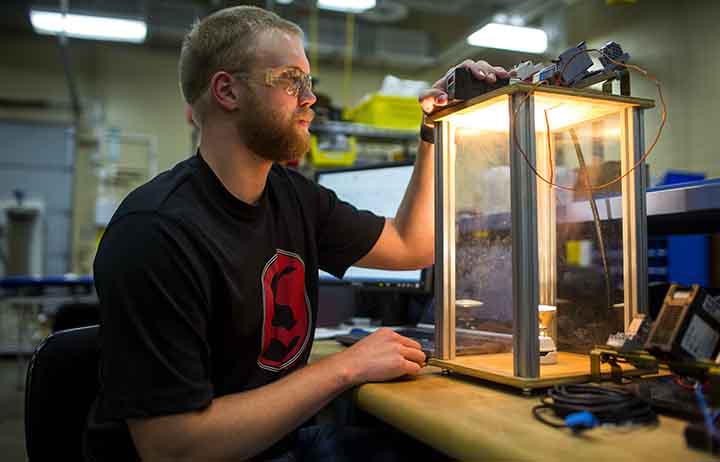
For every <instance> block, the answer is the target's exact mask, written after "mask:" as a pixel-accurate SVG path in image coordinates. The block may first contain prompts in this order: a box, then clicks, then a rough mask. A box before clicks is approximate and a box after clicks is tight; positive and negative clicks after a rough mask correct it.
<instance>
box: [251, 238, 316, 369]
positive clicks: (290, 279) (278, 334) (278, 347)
mask: <svg viewBox="0 0 720 462" xmlns="http://www.w3.org/2000/svg"><path fill="white" fill-rule="evenodd" d="M262 285H263V305H264V310H265V312H264V319H263V335H262V347H261V350H260V356H259V357H258V366H260V367H262V368H263V369H267V370H270V371H274V372H276V371H279V370H282V369H285V368H286V367H288V366H290V365H291V364H293V363H294V362H295V361H296V360H297V359H298V358H299V357H300V356H301V354H302V352H303V351H304V350H305V346H306V345H307V343H308V340H309V338H310V335H309V334H310V318H311V314H310V302H309V300H308V297H307V293H306V292H305V264H304V263H303V261H302V259H301V258H300V256H298V255H296V254H294V253H291V252H286V251H284V250H279V249H278V251H277V253H276V254H275V255H274V256H273V257H272V258H271V259H270V260H269V261H268V262H267V264H266V265H265V269H264V270H263V274H262Z"/></svg>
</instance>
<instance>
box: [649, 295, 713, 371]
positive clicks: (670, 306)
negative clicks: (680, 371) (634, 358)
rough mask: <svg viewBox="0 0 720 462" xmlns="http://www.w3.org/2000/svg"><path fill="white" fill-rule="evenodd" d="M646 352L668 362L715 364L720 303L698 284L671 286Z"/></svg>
mask: <svg viewBox="0 0 720 462" xmlns="http://www.w3.org/2000/svg"><path fill="white" fill-rule="evenodd" d="M645 349H646V350H648V351H649V352H650V353H651V354H653V355H655V356H657V357H658V358H661V359H667V360H683V359H693V360H714V359H715V358H716V356H717V355H718V352H719V351H720V301H719V300H717V299H716V298H715V297H712V296H710V295H708V294H707V293H706V292H705V291H704V290H703V289H702V288H701V287H700V286H699V285H697V284H694V285H693V286H692V287H684V286H680V285H678V284H673V285H671V286H670V289H669V290H668V293H667V295H666V296H665V300H664V301H663V306H662V308H661V309H660V314H658V317H657V320H656V321H655V323H654V324H653V326H652V329H651V330H650V336H649V337H648V340H647V342H645Z"/></svg>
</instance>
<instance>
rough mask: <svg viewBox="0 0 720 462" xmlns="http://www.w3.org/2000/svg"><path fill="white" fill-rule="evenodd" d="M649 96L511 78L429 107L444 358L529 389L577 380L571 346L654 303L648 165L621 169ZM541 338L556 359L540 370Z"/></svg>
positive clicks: (640, 141) (441, 361)
mask: <svg viewBox="0 0 720 462" xmlns="http://www.w3.org/2000/svg"><path fill="white" fill-rule="evenodd" d="M653 106H654V103H653V101H651V100H646V99H639V98H629V97H619V96H612V95H605V94H602V93H598V92H595V91H592V90H582V91H581V90H574V89H566V88H553V87H534V86H530V85H526V84H512V85H509V86H506V87H503V88H501V89H498V90H495V91H493V92H490V93H487V94H485V95H482V96H480V97H477V98H474V99H472V100H469V101H465V102H462V103H459V104H457V105H452V106H450V107H448V108H445V109H444V110H442V111H439V112H438V113H436V114H434V115H433V117H432V120H433V122H434V124H435V137H436V138H435V139H436V142H435V165H436V167H435V194H436V200H435V214H436V225H435V233H436V237H435V239H436V244H435V248H436V254H435V255H436V258H435V260H436V264H435V297H436V298H435V300H436V304H435V307H436V308H435V309H436V313H435V321H436V333H435V336H436V342H435V344H436V350H435V356H436V358H435V360H436V362H437V363H438V365H441V366H442V367H447V368H450V369H455V370H457V371H459V372H464V373H469V374H470V375H478V376H481V377H483V378H490V379H491V380H493V379H494V377H495V376H496V375H499V376H502V377H503V378H502V379H500V380H499V381H501V382H503V383H505V382H507V380H509V379H515V380H516V381H519V383H522V384H523V385H522V386H523V387H527V386H529V385H528V383H530V382H532V381H533V380H535V381H538V380H541V381H543V383H545V381H544V377H545V376H548V375H549V376H555V375H558V377H565V378H567V377H570V376H577V374H578V372H577V371H576V369H577V367H575V366H573V367H569V366H568V365H569V364H571V363H573V364H574V363H575V362H576V361H575V360H572V358H571V357H570V356H568V355H573V354H575V355H577V354H587V353H589V350H590V348H591V346H592V344H593V343H599V342H598V340H600V338H601V337H602V336H605V338H603V339H602V343H604V341H605V340H606V338H607V333H615V332H617V331H618V330H623V329H626V328H627V327H628V325H629V323H630V321H631V320H632V318H633V316H634V315H635V314H637V313H641V312H645V311H646V309H647V243H646V233H645V228H646V215H645V210H646V209H645V187H646V185H645V170H644V166H643V165H640V166H639V168H636V169H634V170H633V171H632V172H631V173H628V174H627V175H625V176H624V177H623V178H622V179H618V178H619V177H621V176H622V175H623V174H625V173H626V172H628V170H630V169H632V168H633V167H634V166H635V164H636V163H637V162H638V160H639V159H640V158H641V156H642V155H643V153H644V130H643V111H644V110H645V109H647V108H651V107H653ZM588 184H589V185H591V187H588V186H587V185H588ZM541 312H543V314H544V316H543V318H542V319H543V321H544V323H545V324H548V325H545V324H543V322H541V321H540V313H541ZM550 312H551V314H552V316H548V313H550ZM548 320H551V321H548ZM543 336H547V337H551V338H552V340H553V341H554V345H557V351H558V355H559V356H558V358H560V359H558V361H557V364H553V365H545V364H544V365H543V366H542V367H541V361H540V358H541V356H542V354H544V351H541V343H542V342H541V340H543V338H542V337H543ZM468 342H470V343H471V345H470V347H468V345H469V344H468ZM550 343H553V342H550ZM566 353H567V354H566ZM563 358H564V359H563ZM587 364H588V363H587V361H585V362H583V365H584V366H583V367H585V368H586V369H589V366H587ZM473 371H480V372H479V373H477V374H476V373H474V372H473ZM483 371H484V372H483ZM573 374H574V375H573ZM506 379H507V380H506ZM563 380H565V379H563ZM510 382H512V380H510ZM510 384H512V383H510Z"/></svg>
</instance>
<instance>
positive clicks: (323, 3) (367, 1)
mask: <svg viewBox="0 0 720 462" xmlns="http://www.w3.org/2000/svg"><path fill="white" fill-rule="evenodd" d="M375 4H376V1H375V0H317V7H318V8H320V9H323V10H331V11H340V12H343V13H362V12H363V11H367V10H371V9H373V8H375Z"/></svg>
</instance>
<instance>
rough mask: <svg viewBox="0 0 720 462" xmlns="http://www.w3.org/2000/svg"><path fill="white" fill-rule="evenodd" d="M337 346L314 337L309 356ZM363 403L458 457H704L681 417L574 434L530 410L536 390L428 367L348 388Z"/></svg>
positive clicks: (687, 458) (646, 458) (681, 459)
mask: <svg viewBox="0 0 720 462" xmlns="http://www.w3.org/2000/svg"><path fill="white" fill-rule="evenodd" d="M340 349H342V347H341V346H339V345H337V344H336V343H335V342H332V341H321V342H316V343H315V345H314V346H313V355H314V357H315V358H319V357H321V356H325V355H328V354H331V353H333V352H336V351H339V350H340ZM353 393H354V401H355V404H356V405H357V406H358V407H359V408H360V409H362V410H364V411H366V412H368V413H370V414H372V415H374V416H376V417H378V418H379V419H381V420H383V421H385V422H387V423H388V424H390V425H392V426H394V427H396V428H398V429H399V430H402V431H403V432H405V433H407V434H409V435H412V436H413V437H414V438H416V439H418V440H420V441H423V442H424V443H426V444H428V445H429V446H432V447H433V448H435V449H437V450H439V451H441V452H443V453H445V454H448V455H449V456H451V457H453V458H455V459H459V460H486V461H492V460H503V461H508V460H513V461H516V460H517V461H525V460H528V461H531V460H532V461H537V460H568V461H578V460H591V461H595V460H637V461H666V460H667V461H688V462H689V461H694V460H710V459H711V457H710V455H709V454H707V453H702V452H699V451H694V450H690V449H688V448H687V446H686V445H685V440H684V437H683V430H684V428H685V425H686V424H685V422H683V421H681V420H677V419H672V418H667V417H660V425H659V426H658V427H654V428H653V427H632V428H630V429H628V430H621V429H613V428H596V429H593V430H590V431H587V432H585V433H583V434H582V435H580V436H573V435H572V433H571V432H570V430H567V429H555V428H551V427H548V426H546V425H543V424H542V423H540V422H538V421H537V420H535V419H534V418H533V416H532V413H531V409H532V407H533V406H534V405H536V404H538V397H537V396H532V397H526V396H522V395H521V394H519V393H517V392H516V391H514V390H511V389H505V388H501V387H498V386H494V385H492V384H488V383H487V382H482V381H480V380H475V379H469V378H464V377H460V376H455V375H443V374H442V373H441V371H440V370H439V369H437V368H434V367H427V368H425V370H423V372H422V373H421V374H420V375H419V376H418V377H416V378H413V379H406V380H397V381H393V382H387V383H371V384H365V385H362V386H360V387H358V388H357V389H355V390H354V392H353Z"/></svg>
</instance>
